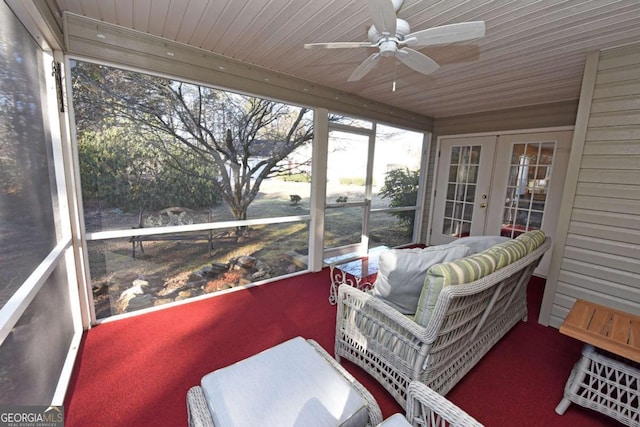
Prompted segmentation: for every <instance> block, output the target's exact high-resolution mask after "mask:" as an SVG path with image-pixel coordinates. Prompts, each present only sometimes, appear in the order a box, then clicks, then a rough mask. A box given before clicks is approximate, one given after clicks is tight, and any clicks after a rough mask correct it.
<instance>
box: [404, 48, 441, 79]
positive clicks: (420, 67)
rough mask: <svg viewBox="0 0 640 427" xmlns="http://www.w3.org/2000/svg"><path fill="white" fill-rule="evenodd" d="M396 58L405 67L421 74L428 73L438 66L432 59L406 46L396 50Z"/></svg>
mask: <svg viewBox="0 0 640 427" xmlns="http://www.w3.org/2000/svg"><path fill="white" fill-rule="evenodd" d="M396 58H398V60H399V61H400V62H402V63H403V64H404V65H406V66H407V67H409V68H412V69H413V70H415V71H417V72H419V73H422V74H430V73H433V72H434V71H436V70H437V69H438V68H440V66H439V65H438V63H437V62H436V61H434V60H433V59H431V58H429V57H428V56H426V55H423V54H421V53H420V52H418V51H416V50H413V49H409V48H406V47H405V48H402V49H399V50H398V51H396Z"/></svg>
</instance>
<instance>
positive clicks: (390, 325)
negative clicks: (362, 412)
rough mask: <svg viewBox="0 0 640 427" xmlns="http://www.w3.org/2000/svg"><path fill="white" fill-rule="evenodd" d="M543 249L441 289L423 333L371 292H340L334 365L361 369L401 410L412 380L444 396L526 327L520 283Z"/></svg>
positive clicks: (526, 278)
mask: <svg viewBox="0 0 640 427" xmlns="http://www.w3.org/2000/svg"><path fill="white" fill-rule="evenodd" d="M550 246H551V240H550V239H549V238H548V237H547V238H546V239H544V242H543V243H542V244H540V245H539V246H538V247H537V248H536V249H532V250H531V251H530V252H529V253H527V254H525V255H524V256H522V257H521V258H519V259H517V260H516V261H513V262H511V263H510V264H508V265H506V266H504V267H503V268H500V269H498V270H495V271H494V272H492V273H490V274H488V275H486V276H484V277H482V278H480V279H478V280H475V281H473V282H470V283H464V284H458V285H455V286H446V287H444V288H443V289H442V291H441V292H440V294H439V296H438V299H437V303H436V305H435V309H434V311H433V314H432V315H431V317H430V319H429V320H428V323H427V324H426V326H422V325H420V324H418V323H416V322H415V321H414V320H413V318H412V317H410V316H406V315H403V314H401V313H400V312H398V311H396V310H395V309H394V308H392V307H391V306H389V305H387V304H385V303H384V302H383V301H382V300H380V299H378V298H376V297H374V296H373V295H372V294H370V293H366V292H362V291H360V290H358V289H355V288H353V287H350V286H347V285H342V286H340V288H339V290H338V312H337V321H336V341H335V355H336V359H337V360H340V358H341V357H344V358H346V359H348V360H350V361H352V362H354V363H355V364H357V365H359V366H360V367H362V368H363V369H364V370H365V371H367V372H368V373H369V374H370V375H371V376H372V377H374V378H375V379H376V380H377V381H378V382H380V384H382V385H383V386H384V387H385V388H386V389H387V391H388V392H389V393H390V394H391V395H392V396H394V398H395V399H396V400H397V401H398V403H400V405H402V406H403V407H404V408H405V409H406V405H407V402H406V399H407V389H408V387H409V383H410V382H411V381H419V382H422V383H424V384H426V385H427V386H429V387H430V388H432V389H433V390H434V391H435V392H437V393H440V394H442V395H446V393H447V392H448V391H449V390H450V389H451V388H452V387H453V386H454V385H455V384H456V383H457V382H458V381H459V380H460V379H461V378H462V377H464V375H466V373H467V372H469V370H471V368H473V366H475V365H476V363H478V361H480V359H481V358H482V357H483V356H484V355H485V354H486V353H487V352H488V351H489V350H490V349H491V348H492V347H493V345H494V344H495V343H496V342H498V341H499V340H500V338H502V337H503V336H504V335H505V334H506V333H507V332H508V331H509V330H510V329H511V328H512V327H513V326H514V325H516V324H517V323H518V322H519V321H521V320H526V317H527V300H526V298H527V294H526V288H527V284H528V282H529V279H530V277H531V275H532V274H533V270H534V269H535V268H536V266H537V265H538V263H539V261H540V259H541V258H542V256H543V255H544V253H545V252H546V250H547V249H548V248H549V247H550ZM432 268H433V267H432Z"/></svg>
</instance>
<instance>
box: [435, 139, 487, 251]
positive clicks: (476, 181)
mask: <svg viewBox="0 0 640 427" xmlns="http://www.w3.org/2000/svg"><path fill="white" fill-rule="evenodd" d="M495 149H496V141H495V137H494V136H481V137H474V138H450V139H444V140H442V141H441V143H440V152H439V165H438V176H437V181H436V182H437V187H436V194H435V202H434V206H435V208H434V213H435V214H434V217H433V225H432V227H431V229H432V232H431V244H432V245H439V244H443V243H449V242H452V241H453V240H455V239H456V238H459V237H465V236H470V235H474V236H475V235H483V234H484V227H485V221H486V217H487V207H488V202H489V200H488V198H489V191H490V189H491V174H492V168H493V158H494V153H495Z"/></svg>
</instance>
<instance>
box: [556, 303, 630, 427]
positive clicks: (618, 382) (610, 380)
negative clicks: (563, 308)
mask: <svg viewBox="0 0 640 427" xmlns="http://www.w3.org/2000/svg"><path fill="white" fill-rule="evenodd" d="M560 332H561V333H563V334H565V335H568V336H571V337H573V338H577V339H579V340H581V341H583V342H584V343H585V346H584V349H583V350H582V357H581V358H580V360H579V361H578V362H577V363H576V364H575V366H574V368H573V370H572V372H571V375H570V376H569V380H568V381H567V384H566V386H565V389H564V398H563V399H562V401H561V402H560V403H559V404H558V406H557V407H556V412H557V413H558V414H560V415H562V414H564V412H565V411H566V410H567V408H568V407H569V405H570V404H571V402H573V403H577V404H578V405H581V406H584V407H586V408H591V409H594V410H596V411H598V412H601V413H603V414H605V415H608V416H610V417H613V418H615V419H616V420H618V421H620V422H621V423H623V424H625V425H628V426H635V427H640V409H639V407H640V316H634V315H631V314H629V313H624V312H621V311H617V310H613V309H610V308H608V307H604V306H601V305H598V304H593V303H589V302H586V301H583V300H577V301H576V303H575V305H574V306H573V308H572V309H571V311H570V312H569V315H568V316H567V318H566V319H565V321H564V323H563V324H562V326H561V327H560ZM596 347H598V349H596Z"/></svg>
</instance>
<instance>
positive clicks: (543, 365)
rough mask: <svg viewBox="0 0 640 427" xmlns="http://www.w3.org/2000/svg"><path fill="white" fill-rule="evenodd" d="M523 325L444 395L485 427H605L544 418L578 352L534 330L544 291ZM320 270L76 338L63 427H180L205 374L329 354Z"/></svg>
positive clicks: (571, 413) (328, 314) (329, 317)
mask: <svg viewBox="0 0 640 427" xmlns="http://www.w3.org/2000/svg"><path fill="white" fill-rule="evenodd" d="M529 287H530V289H529V291H530V292H529V295H530V297H529V299H530V303H529V305H530V315H529V321H528V322H523V323H521V324H519V325H517V326H516V327H515V328H514V329H513V330H512V331H511V332H509V334H508V335H507V336H506V337H505V338H504V339H503V340H502V341H501V342H500V343H498V345H496V347H495V348H494V349H492V351H491V352H490V353H489V354H487V355H486V356H485V357H484V358H483V360H482V361H481V362H480V364H479V365H477V366H476V367H475V368H474V369H473V370H472V371H471V372H470V373H469V374H468V375H467V376H466V377H465V379H464V380H463V381H462V382H460V383H459V384H458V385H457V386H456V387H455V388H454V389H453V390H452V391H451V392H450V393H449V395H448V398H449V399H450V400H452V401H453V402H454V403H456V404H457V405H459V406H460V407H462V408H463V409H464V410H466V411H467V412H469V413H470V414H472V415H473V416H474V417H476V418H477V419H478V420H479V421H480V422H482V423H483V424H485V425H486V426H585V427H589V426H607V425H611V426H613V425H619V424H618V423H616V422H615V421H613V420H611V419H609V418H607V417H605V416H601V415H600V414H598V413H596V412H593V411H591V410H588V409H584V408H580V407H577V406H575V405H572V406H571V407H570V408H569V409H568V410H567V412H566V413H565V415H563V416H558V415H557V414H556V413H555V412H554V408H555V406H556V405H557V403H558V402H559V400H560V399H561V397H562V390H563V387H564V383H565V381H566V379H567V377H568V375H569V372H570V370H571V367H572V366H573V364H574V363H575V361H576V360H577V359H578V357H579V354H580V350H581V344H580V343H579V342H577V341H575V340H573V339H571V338H568V337H565V336H563V335H561V334H559V333H558V331H557V330H555V329H553V328H546V327H544V326H541V325H539V324H538V323H537V317H538V308H539V305H540V300H541V296H542V291H543V287H544V281H543V280H539V279H534V280H532V282H531V283H530V284H529ZM328 291H329V274H328V269H325V270H323V271H322V272H320V273H314V274H306V275H303V276H298V277H295V278H291V279H286V280H281V281H278V282H276V283H272V284H268V285H263V286H259V287H254V288H250V289H247V290H242V291H238V292H232V293H229V294H226V295H223V296H219V297H215V298H211V299H207V300H203V301H198V302H194V303H190V304H185V305H182V306H178V307H173V308H170V309H167V310H162V311H158V312H154V313H149V314H145V315H141V316H137V317H132V318H129V319H125V320H120V321H115V322H110V323H105V324H102V325H98V326H96V327H94V328H93V329H91V330H89V331H88V332H86V333H85V336H84V338H83V341H82V344H81V348H80V351H79V355H78V359H77V361H76V366H75V369H74V373H73V376H72V379H71V383H70V385H69V390H68V393H67V397H66V399H65V417H66V419H65V426H67V427H74V426H83V427H84V426H97V425H100V426H186V424H187V417H186V403H185V396H186V393H187V390H188V389H189V388H190V387H192V386H194V385H196V384H198V383H199V382H200V378H201V377H202V376H203V375H205V374H207V373H208V372H211V371H213V370H215V369H218V368H221V367H224V366H227V365H229V364H231V363H234V362H236V361H238V360H241V359H244V358H246V357H249V356H251V355H252V354H255V353H257V352H259V351H262V350H264V349H266V348H268V347H271V346H273V345H275V344H278V343H280V342H282V341H285V340H287V339H289V338H292V337H295V336H298V335H300V336H303V337H306V338H313V339H315V340H316V341H318V342H319V343H320V345H322V346H323V347H324V348H325V349H327V350H328V351H329V352H330V353H331V354H333V340H334V336H335V330H334V328H335V307H333V306H331V305H329V303H328V301H327V297H328ZM343 364H344V366H345V367H346V368H347V369H348V370H349V371H350V372H351V373H352V374H353V375H354V376H355V377H356V378H357V379H358V380H360V381H361V382H362V383H363V384H364V385H365V387H367V388H368V389H369V390H370V391H371V393H372V394H373V395H374V396H375V397H376V399H377V401H378V403H379V404H380V407H381V409H382V412H383V414H384V416H385V417H388V416H389V415H391V414H393V413H396V412H402V409H401V408H400V406H399V405H397V404H396V403H395V401H394V400H393V399H392V398H391V397H390V396H389V395H388V394H387V393H386V391H385V390H384V389H383V388H382V387H381V386H380V385H379V384H378V383H377V382H375V381H374V380H373V379H371V378H370V377H369V376H368V375H367V374H366V373H364V372H363V371H362V370H360V369H359V368H358V367H356V366H355V365H352V364H350V363H348V362H343Z"/></svg>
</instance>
